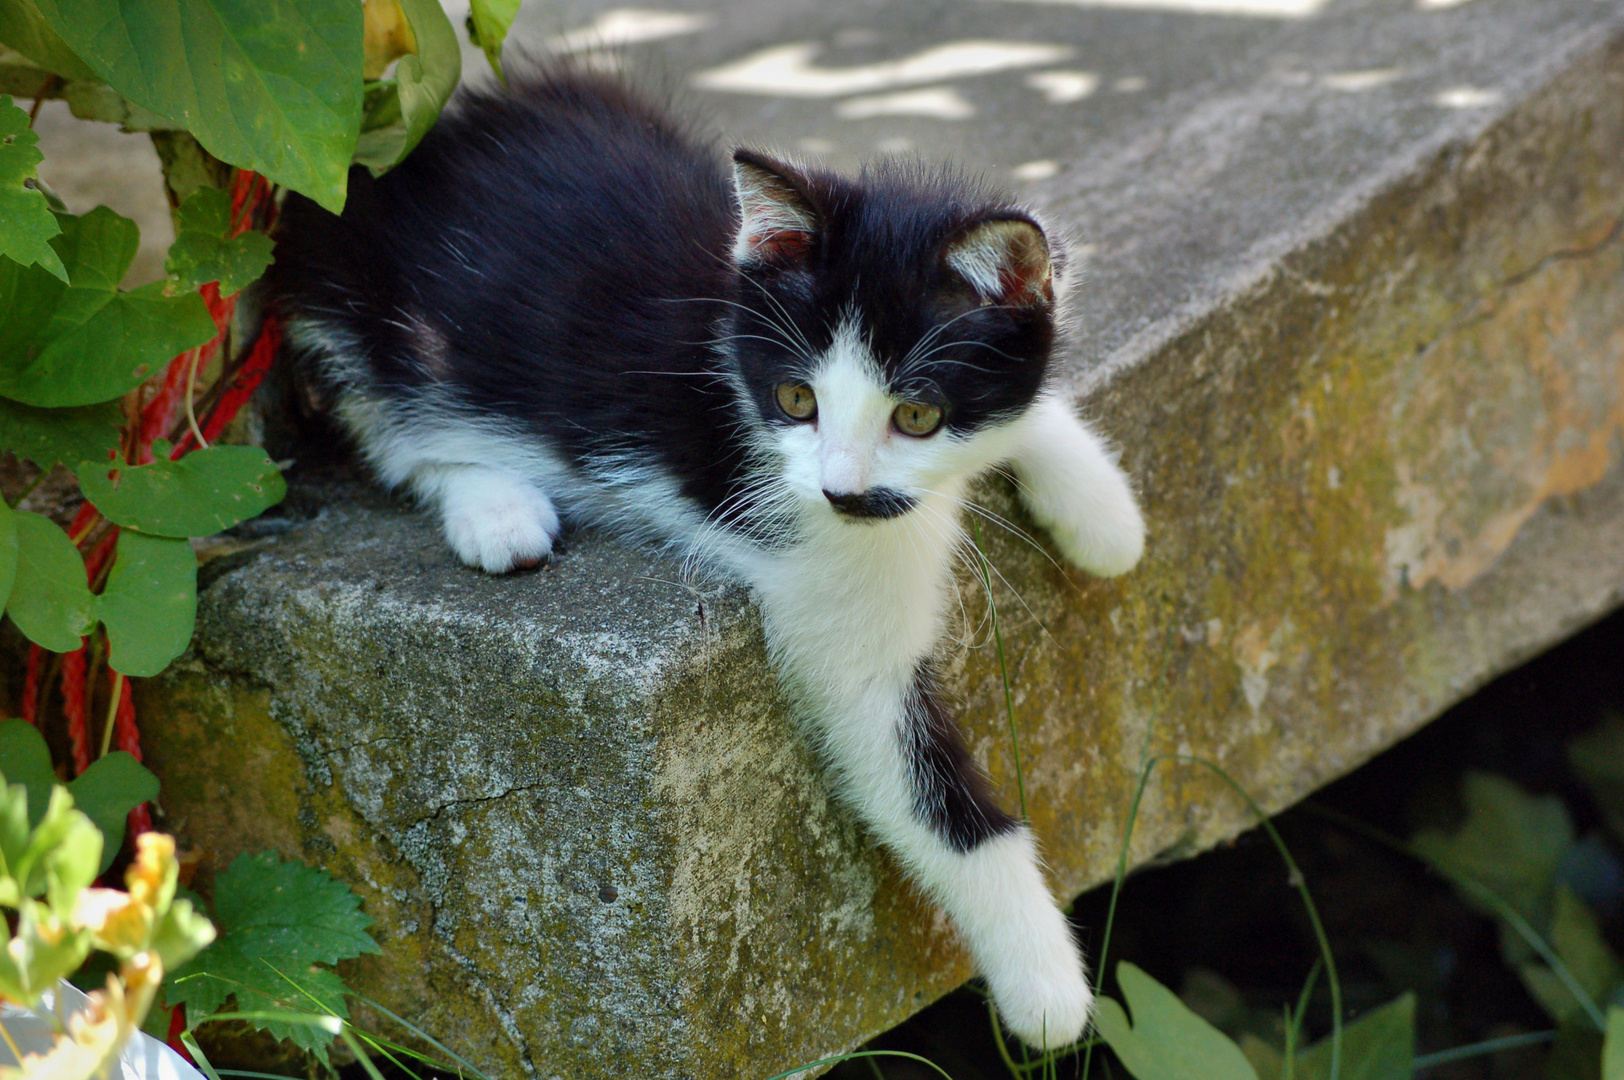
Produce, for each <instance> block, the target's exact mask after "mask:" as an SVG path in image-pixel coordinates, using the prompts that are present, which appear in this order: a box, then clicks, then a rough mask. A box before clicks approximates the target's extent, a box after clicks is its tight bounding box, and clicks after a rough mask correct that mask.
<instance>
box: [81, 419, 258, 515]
mask: <svg viewBox="0 0 1624 1080" xmlns="http://www.w3.org/2000/svg"><path fill="white" fill-rule="evenodd" d="M153 453H154V455H156V457H157V459H158V460H156V461H154V462H153V463H152V464H150V465H133V466H132V465H120V466H118V467H117V468H112V467H109V466H108V465H107V464H106V463H105V462H103V463H100V464H96V463H92V462H88V461H87V462H85V463H84V464H82V465H80V466H79V468H78V470H77V475H78V477H79V486H80V487H81V488H82V489H83V490H84V493H85V498H87V499H89V500H90V501H91V502H92V503H94V504H95V506H96V509H98V510H100V511H101V512H102V513H103V514H105V515H107V517H108V518H109V519H110V520H112V521H114V522H117V523H118V524H120V525H127V526H129V527H130V528H132V529H139V530H141V531H142V532H144V533H151V534H152V535H155V536H173V537H188V536H212V535H214V534H215V533H217V532H219V531H220V530H221V529H229V528H230V527H231V526H233V525H236V524H237V523H238V522H241V521H247V520H248V519H249V518H251V517H254V516H256V515H258V514H259V513H261V512H262V511H264V510H265V509H266V508H267V507H270V506H275V505H276V504H277V503H279V502H281V501H282V497H283V495H285V494H286V493H287V484H286V483H285V482H284V481H283V479H282V473H281V471H280V470H278V469H277V467H276V463H275V462H274V461H272V460H271V459H270V457H269V456H268V455H267V454H266V453H265V451H264V450H262V449H260V448H259V447H257V446H211V447H209V448H208V449H207V450H197V451H194V452H192V453H190V454H187V455H186V456H185V457H183V458H181V459H180V460H179V461H170V460H169V444H168V443H166V442H163V441H161V440H160V441H159V442H158V443H156V444H155V445H154V446H153Z"/></svg>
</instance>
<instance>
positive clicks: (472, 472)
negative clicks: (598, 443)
mask: <svg viewBox="0 0 1624 1080" xmlns="http://www.w3.org/2000/svg"><path fill="white" fill-rule="evenodd" d="M409 482H410V484H411V486H412V490H413V491H415V492H417V494H418V495H419V496H420V497H421V498H422V499H424V500H425V501H426V502H429V503H432V504H433V505H435V506H436V507H438V508H439V511H440V519H441V522H442V523H443V525H444V527H445V538H446V541H447V542H448V543H449V544H450V545H451V550H452V551H454V552H456V553H457V557H458V558H459V559H461V560H462V561H463V562H465V563H467V564H468V565H469V566H473V567H477V568H478V569H480V570H484V571H485V572H486V573H489V574H505V573H507V572H508V571H510V570H515V569H519V568H522V567H530V566H535V565H536V564H537V563H539V562H541V560H543V559H545V558H546V557H547V556H548V555H550V554H551V553H552V550H553V538H554V537H556V536H557V535H558V531H559V523H558V512H557V511H556V510H554V509H553V504H552V500H550V499H549V498H547V496H546V495H545V494H543V493H542V491H541V490H540V489H539V488H537V487H536V486H535V485H534V484H532V483H531V482H530V481H528V480H526V479H524V478H523V477H522V476H519V475H518V474H516V473H511V472H507V471H505V470H502V469H491V468H487V467H485V466H483V465H423V466H420V467H419V468H417V469H416V470H415V471H414V472H413V473H412V474H411V477H410V480H409Z"/></svg>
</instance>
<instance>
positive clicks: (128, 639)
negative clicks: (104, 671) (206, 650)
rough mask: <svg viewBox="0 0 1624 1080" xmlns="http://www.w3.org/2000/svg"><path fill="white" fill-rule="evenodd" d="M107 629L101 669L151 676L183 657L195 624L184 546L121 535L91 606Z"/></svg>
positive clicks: (192, 572) (193, 583)
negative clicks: (104, 584) (104, 663)
mask: <svg viewBox="0 0 1624 1080" xmlns="http://www.w3.org/2000/svg"><path fill="white" fill-rule="evenodd" d="M96 612H97V614H98V615H100V616H101V620H102V622H104V623H106V624H107V644H108V654H107V666H108V667H110V668H112V669H113V670H114V671H121V672H123V673H124V674H126V675H140V676H146V675H156V674H158V672H160V671H162V670H163V669H164V668H166V667H168V666H169V661H171V660H173V659H174V658H175V657H177V656H179V655H180V654H181V653H183V652H185V651H186V646H187V645H188V644H190V643H191V640H192V624H193V623H194V622H195V620H196V618H197V556H196V555H195V554H193V552H192V545H191V544H188V543H187V542H186V541H185V540H176V539H171V538H170V537H165V536H148V535H146V534H145V533H140V532H136V531H134V530H133V529H126V530H125V531H123V532H121V533H119V536H118V558H117V559H116V560H115V561H114V563H113V570H112V573H110V574H109V575H108V576H107V587H106V588H105V589H103V590H102V594H101V596H100V597H99V598H98V599H97V602H96Z"/></svg>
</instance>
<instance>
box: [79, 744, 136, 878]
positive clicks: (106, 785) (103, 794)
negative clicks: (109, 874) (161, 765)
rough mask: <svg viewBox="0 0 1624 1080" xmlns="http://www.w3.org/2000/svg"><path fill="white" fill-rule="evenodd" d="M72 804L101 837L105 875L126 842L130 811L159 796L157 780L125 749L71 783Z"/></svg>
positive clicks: (99, 870)
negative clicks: (125, 834)
mask: <svg viewBox="0 0 1624 1080" xmlns="http://www.w3.org/2000/svg"><path fill="white" fill-rule="evenodd" d="M68 791H69V792H71V793H72V794H73V802H74V805H76V806H77V807H78V808H79V810H80V811H81V812H82V813H83V814H84V815H85V816H86V817H88V818H89V819H90V820H91V822H92V823H93V824H94V825H95V826H96V828H98V829H100V830H101V834H102V858H101V865H100V866H99V867H97V868H96V873H98V874H102V873H105V872H106V871H107V868H108V867H109V866H111V865H112V864H113V860H114V859H115V858H116V857H117V856H118V849H119V848H120V847H121V846H123V843H124V827H125V824H126V822H125V818H126V817H127V816H128V815H129V813H130V811H131V810H134V809H135V808H136V807H137V806H140V805H141V804H142V803H144V802H149V801H151V800H152V799H156V798H157V797H158V778H157V777H156V776H154V775H152V773H151V772H150V771H149V770H148V769H147V767H146V766H144V765H142V764H141V763H140V762H139V761H137V760H135V758H134V757H133V756H131V755H130V754H126V753H125V752H124V751H122V750H114V751H112V752H111V753H108V754H104V755H103V756H101V757H99V758H97V759H96V760H95V761H93V762H91V763H90V768H88V769H86V770H85V771H84V772H82V773H80V774H79V775H78V776H76V777H74V778H73V780H72V781H71V782H70V783H69V784H68Z"/></svg>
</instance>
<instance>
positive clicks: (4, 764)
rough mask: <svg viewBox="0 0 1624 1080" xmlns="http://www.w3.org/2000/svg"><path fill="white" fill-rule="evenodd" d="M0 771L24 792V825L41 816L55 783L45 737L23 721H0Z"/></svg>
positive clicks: (29, 825)
mask: <svg viewBox="0 0 1624 1080" xmlns="http://www.w3.org/2000/svg"><path fill="white" fill-rule="evenodd" d="M0 773H4V774H5V778H6V782H7V783H9V784H21V785H22V786H23V788H24V790H26V791H27V792H28V827H29V828H33V827H34V826H36V825H38V824H39V823H40V820H41V819H42V818H44V817H45V808H46V806H47V805H49V803H50V801H51V789H52V788H53V787H55V786H56V770H54V769H52V768H51V750H50V748H49V747H47V746H46V745H45V736H43V735H41V734H40V733H39V729H38V728H36V727H35V726H34V725H33V724H30V723H29V722H28V721H26V720H16V719H12V720H4V721H0Z"/></svg>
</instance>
